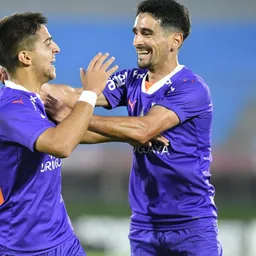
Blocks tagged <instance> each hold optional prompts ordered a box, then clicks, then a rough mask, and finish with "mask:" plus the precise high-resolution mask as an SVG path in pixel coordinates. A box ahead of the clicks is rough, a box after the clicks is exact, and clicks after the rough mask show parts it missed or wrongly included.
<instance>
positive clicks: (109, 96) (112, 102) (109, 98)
mask: <svg viewBox="0 0 256 256" xmlns="http://www.w3.org/2000/svg"><path fill="white" fill-rule="evenodd" d="M102 94H103V95H104V96H105V98H106V99H107V101H108V102H109V104H110V106H109V107H104V108H106V109H113V108H115V107H116V102H115V100H114V97H113V95H112V94H111V93H110V92H109V91H108V90H104V91H103V92H102Z"/></svg>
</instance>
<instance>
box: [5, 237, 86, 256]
mask: <svg viewBox="0 0 256 256" xmlns="http://www.w3.org/2000/svg"><path fill="white" fill-rule="evenodd" d="M0 256H86V253H85V251H84V250H83V248H82V246H81V244H80V242H79V240H78V239H77V238H76V237H75V236H72V237H71V238H69V239H67V240H66V241H65V242H63V243H62V244H60V245H59V246H58V247H55V248H54V249H52V250H49V251H48V252H44V253H40V252H34V253H33V252H29V253H24V252H17V251H10V250H8V249H7V248H4V247H1V246H0Z"/></svg>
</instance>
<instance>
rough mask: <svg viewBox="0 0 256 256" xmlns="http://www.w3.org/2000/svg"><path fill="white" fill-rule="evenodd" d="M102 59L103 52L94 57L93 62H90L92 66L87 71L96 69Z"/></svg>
mask: <svg viewBox="0 0 256 256" xmlns="http://www.w3.org/2000/svg"><path fill="white" fill-rule="evenodd" d="M101 57H102V53H101V52H99V53H98V54H97V55H96V56H94V58H93V59H92V60H91V62H90V64H89V66H88V68H87V70H91V69H93V68H94V67H95V64H96V62H97V61H98V60H99V59H100V58H101ZM106 58H107V56H106Z"/></svg>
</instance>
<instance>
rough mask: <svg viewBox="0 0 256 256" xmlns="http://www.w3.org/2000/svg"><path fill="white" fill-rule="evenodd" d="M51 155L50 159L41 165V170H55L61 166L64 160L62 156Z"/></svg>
mask: <svg viewBox="0 0 256 256" xmlns="http://www.w3.org/2000/svg"><path fill="white" fill-rule="evenodd" d="M49 156H50V160H48V161H47V162H45V163H42V165H41V172H47V171H54V170H55V169H57V168H59V167H61V165H62V160H61V159H60V158H56V157H55V156H51V155H49Z"/></svg>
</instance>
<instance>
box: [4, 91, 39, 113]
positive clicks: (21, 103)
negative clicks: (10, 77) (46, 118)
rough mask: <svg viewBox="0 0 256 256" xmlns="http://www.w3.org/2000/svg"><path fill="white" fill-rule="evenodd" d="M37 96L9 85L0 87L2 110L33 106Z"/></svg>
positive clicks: (22, 108)
mask: <svg viewBox="0 0 256 256" xmlns="http://www.w3.org/2000/svg"><path fill="white" fill-rule="evenodd" d="M35 100H36V97H35V95H33V94H32V93H29V92H24V91H21V90H15V89H11V88H8V87H3V88H1V89H0V111H4V112H8V110H10V111H11V110H16V109H17V110H24V109H28V108H33V105H34V104H33V103H34V102H35Z"/></svg>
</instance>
